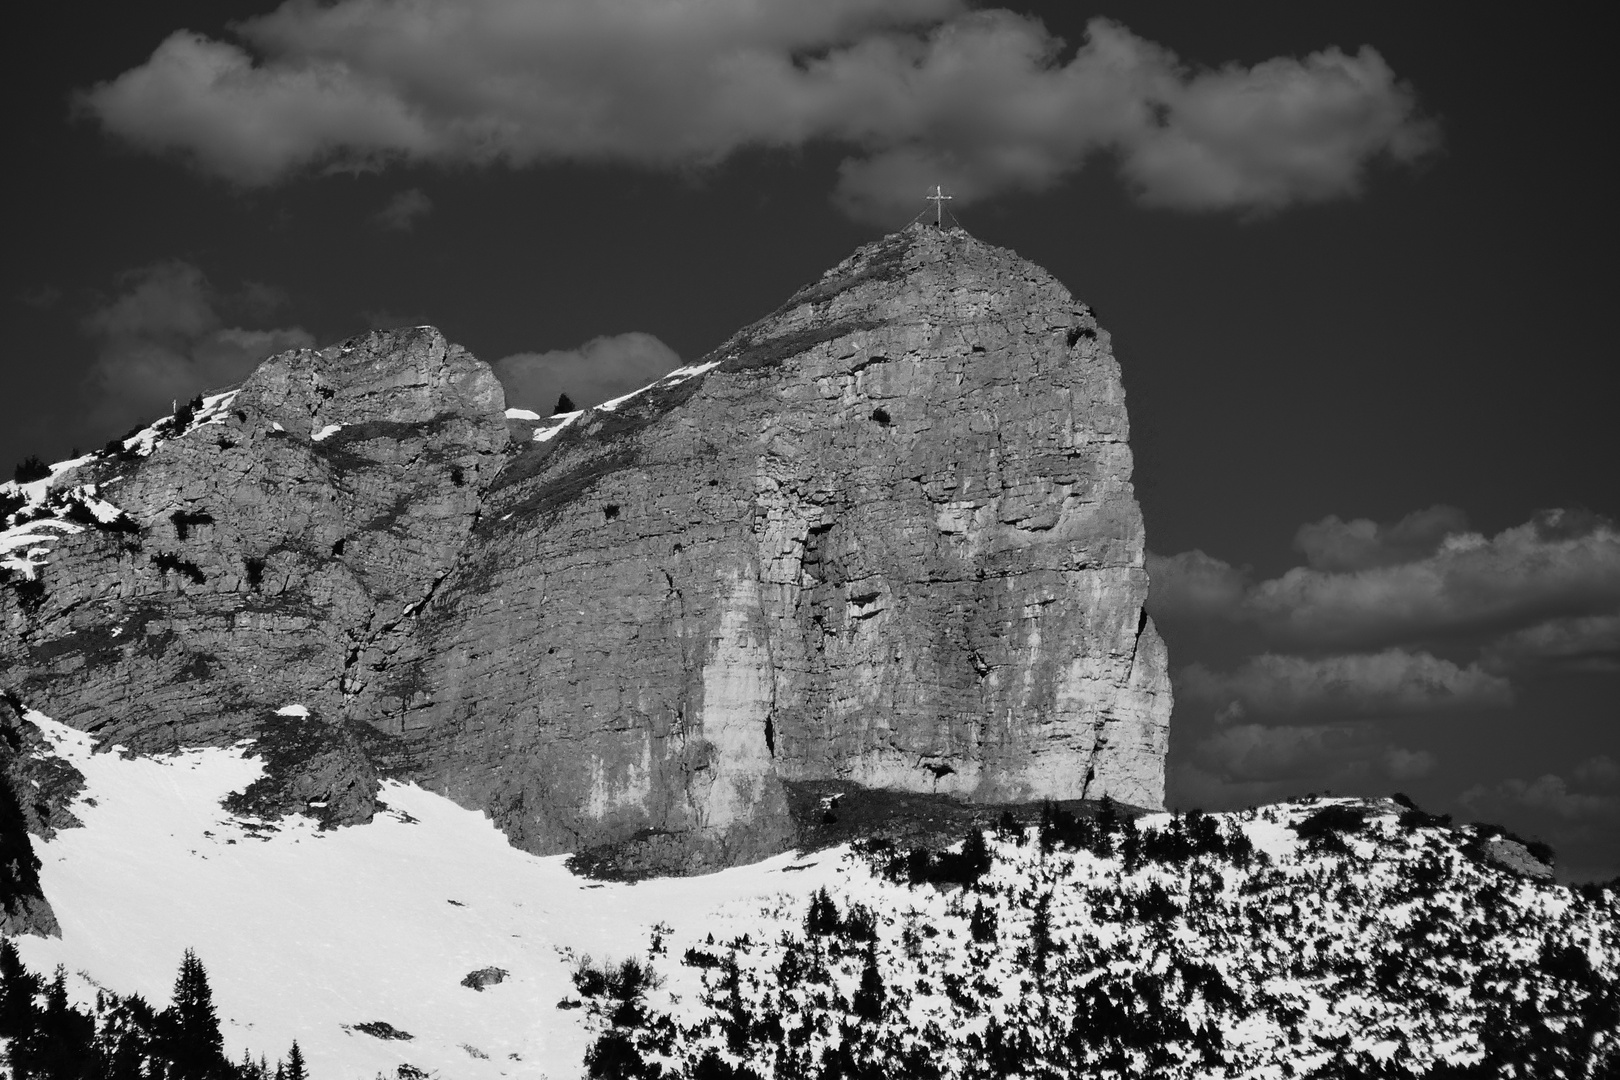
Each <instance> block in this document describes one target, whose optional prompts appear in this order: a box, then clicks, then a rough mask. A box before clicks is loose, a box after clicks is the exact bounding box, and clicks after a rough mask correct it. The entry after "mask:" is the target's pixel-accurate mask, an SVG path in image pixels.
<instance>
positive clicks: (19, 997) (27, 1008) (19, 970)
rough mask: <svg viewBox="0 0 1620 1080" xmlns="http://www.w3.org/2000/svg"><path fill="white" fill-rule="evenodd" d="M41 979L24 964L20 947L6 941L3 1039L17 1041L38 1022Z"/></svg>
mask: <svg viewBox="0 0 1620 1080" xmlns="http://www.w3.org/2000/svg"><path fill="white" fill-rule="evenodd" d="M39 990H40V983H39V976H38V975H35V974H34V973H33V972H31V971H29V970H28V968H27V967H25V966H24V965H23V962H22V957H20V956H18V955H17V946H15V945H13V944H12V943H11V939H10V938H6V939H5V940H4V942H3V943H0V1038H5V1039H16V1038H19V1037H20V1036H22V1035H24V1034H26V1033H27V1032H30V1031H32V1030H34V1028H35V1027H36V1026H37V1025H38V1023H39V1006H38V1005H37V1004H35V1002H34V996H35V995H36V994H38V993H39Z"/></svg>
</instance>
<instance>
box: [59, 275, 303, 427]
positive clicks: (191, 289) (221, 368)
mask: <svg viewBox="0 0 1620 1080" xmlns="http://www.w3.org/2000/svg"><path fill="white" fill-rule="evenodd" d="M118 285H119V292H118V294H117V295H116V296H114V297H113V298H112V299H110V300H109V301H107V303H105V304H103V305H102V306H101V307H100V308H98V309H96V310H95V311H94V312H92V313H91V315H90V316H89V318H87V319H86V320H85V329H86V331H87V332H88V333H89V334H90V335H91V336H92V337H94V338H95V339H96V340H97V343H98V348H97V354H96V359H95V362H94V363H93V364H92V365H91V367H90V370H89V373H88V374H87V376H86V389H87V390H88V392H89V395H90V400H91V408H90V415H89V416H88V417H87V418H86V420H87V424H89V425H93V426H94V427H95V428H97V429H102V430H110V429H113V428H122V427H123V426H125V425H128V424H131V423H135V422H139V421H142V420H148V419H151V418H152V417H154V416H161V415H164V414H166V413H168V412H169V409H170V407H171V405H172V403H173V402H174V401H175V400H182V401H183V400H187V399H189V398H191V397H192V396H194V395H195V394H197V393H199V392H202V391H205V390H215V389H219V388H222V387H225V386H229V385H231V384H232V383H236V382H240V381H241V380H242V379H243V378H245V377H246V376H247V375H248V373H249V372H251V371H252V370H253V369H254V368H255V367H256V366H257V365H258V363H259V361H261V360H263V359H264V358H265V357H267V356H270V355H272V354H274V353H278V352H282V351H284V350H286V349H294V348H304V347H308V346H310V345H312V344H314V339H313V338H312V337H311V336H310V335H309V334H308V333H307V332H306V331H304V330H303V329H301V328H299V327H296V326H294V327H281V328H276V329H247V328H244V327H240V326H228V325H226V313H238V314H249V315H253V314H258V315H262V314H263V313H265V312H266V311H268V310H269V309H271V308H273V307H274V306H275V304H276V302H277V295H278V294H277V293H276V292H275V291H274V290H272V289H269V288H267V287H265V286H262V285H249V286H246V287H244V288H243V289H242V290H240V291H239V292H237V293H232V294H225V293H221V292H220V291H219V290H217V289H215V288H214V287H213V286H212V285H210V284H209V282H208V279H207V278H206V277H205V276H204V275H203V272H202V271H201V270H199V269H198V268H197V267H195V266H193V265H191V264H190V263H185V262H179V261H171V262H162V263H155V264H153V265H151V266H146V267H142V268H140V269H137V270H131V271H128V272H126V273H125V274H123V275H121V276H120V278H119V281H118Z"/></svg>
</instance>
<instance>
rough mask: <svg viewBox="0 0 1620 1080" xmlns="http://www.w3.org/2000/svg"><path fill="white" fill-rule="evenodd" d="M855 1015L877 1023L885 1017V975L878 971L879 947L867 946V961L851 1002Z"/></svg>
mask: <svg viewBox="0 0 1620 1080" xmlns="http://www.w3.org/2000/svg"><path fill="white" fill-rule="evenodd" d="M851 1006H852V1007H853V1008H854V1010H855V1015H856V1016H859V1017H860V1018H861V1019H862V1020H867V1021H870V1022H872V1023H874V1024H875V1023H877V1022H878V1021H879V1020H882V1019H883V976H882V975H881V974H880V973H879V972H878V966H877V948H876V946H873V945H868V946H867V947H866V963H865V966H863V967H862V968H861V984H860V986H859V987H857V988H856V990H855V1000H854V1001H853V1002H851Z"/></svg>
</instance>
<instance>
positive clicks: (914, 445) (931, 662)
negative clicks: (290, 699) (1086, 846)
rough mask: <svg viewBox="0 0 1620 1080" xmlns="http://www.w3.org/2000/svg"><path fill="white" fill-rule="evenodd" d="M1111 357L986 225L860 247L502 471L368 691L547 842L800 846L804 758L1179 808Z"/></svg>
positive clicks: (834, 774) (446, 783) (438, 758)
mask: <svg viewBox="0 0 1620 1080" xmlns="http://www.w3.org/2000/svg"><path fill="white" fill-rule="evenodd" d="M1127 435H1128V424H1127V420H1126V414H1125V402H1124V394H1123V391H1122V388H1121V384H1120V376H1119V369H1118V365H1117V364H1116V363H1115V361H1114V358H1113V355H1112V353H1111V352H1110V350H1109V346H1108V337H1107V335H1106V334H1105V333H1104V332H1102V331H1101V330H1100V328H1099V327H1098V326H1097V323H1096V321H1095V320H1094V319H1093V318H1092V316H1091V314H1090V312H1089V311H1088V310H1087V309H1086V308H1085V307H1084V306H1083V305H1081V304H1078V303H1076V302H1075V300H1074V299H1073V298H1072V297H1070V296H1069V294H1068V293H1067V291H1066V290H1065V289H1064V288H1063V287H1062V285H1060V284H1059V283H1058V282H1057V281H1056V280H1055V279H1053V278H1052V277H1051V276H1050V275H1049V274H1047V273H1046V272H1045V271H1043V270H1041V269H1040V268H1038V267H1036V266H1034V265H1032V264H1030V263H1028V262H1025V261H1023V260H1021V259H1018V258H1017V257H1016V256H1014V255H1013V254H1012V253H1010V252H1008V251H1005V250H1002V249H998V248H995V247H992V246H990V245H988V244H985V243H982V242H980V241H978V240H976V239H974V238H973V237H971V236H969V235H968V234H967V233H965V232H963V231H961V230H951V231H939V230H936V229H933V228H926V227H922V226H915V227H913V228H912V229H909V230H907V231H906V232H903V233H900V234H896V235H893V236H889V237H886V238H885V239H883V240H882V241H879V242H878V243H875V244H872V245H869V246H868V247H866V248H863V249H862V250H860V251H859V252H858V253H856V255H854V256H853V257H852V258H850V259H849V260H847V261H846V262H844V263H843V264H841V265H839V266H837V267H835V268H834V269H833V270H831V271H830V272H829V273H828V274H826V275H825V276H824V277H823V278H822V279H821V280H820V281H818V282H817V283H815V284H814V285H812V286H810V287H808V288H806V289H804V290H802V291H801V292H800V293H799V294H798V295H796V296H795V297H793V298H792V299H791V300H790V301H789V302H788V303H787V304H785V305H784V306H783V307H782V308H781V309H780V310H778V311H777V312H775V313H773V314H772V315H771V316H769V317H767V318H766V319H764V320H761V321H760V322H759V323H757V324H755V325H753V326H750V327H748V328H747V329H745V330H743V331H742V332H741V333H739V334H738V335H736V336H735V337H734V338H733V339H732V340H730V341H728V342H727V343H725V344H724V345H722V346H721V347H720V348H719V349H718V350H716V351H715V352H714V353H712V354H711V355H710V356H708V357H706V358H705V360H704V361H702V362H700V364H698V365H695V366H694V369H692V370H691V371H689V372H685V373H681V374H678V375H676V376H674V377H671V378H669V379H666V380H665V381H664V382H663V383H661V384H658V385H656V386H654V387H653V388H651V389H649V390H647V391H644V392H643V393H641V394H638V395H635V396H633V397H631V398H630V399H628V400H625V401H623V402H620V403H618V404H616V405H615V406H613V407H612V408H606V409H600V410H596V411H593V412H589V413H586V414H585V415H583V416H581V417H579V418H578V419H577V420H575V421H573V422H572V423H569V424H568V425H566V426H564V427H563V428H562V429H561V430H559V431H556V432H555V434H551V436H550V438H549V439H547V441H545V442H543V443H539V444H536V445H534V446H533V447H532V448H531V449H529V450H526V451H525V452H524V453H523V455H522V456H520V457H519V458H517V459H516V460H515V461H514V462H513V463H512V464H511V465H509V466H508V467H507V468H506V470H505V471H504V472H503V473H502V474H501V476H500V477H498V478H497V479H496V481H495V484H494V485H493V487H492V488H491V490H490V491H489V492H488V494H487V495H486V496H485V498H484V502H483V507H482V515H481V518H480V521H479V525H478V527H477V528H476V529H475V530H474V533H473V536H472V540H471V542H470V543H469V545H468V546H467V548H466V549H465V550H464V551H463V553H462V555H461V557H460V559H459V560H458V562H457V564H456V567H455V569H454V570H453V571H452V572H451V574H450V576H449V577H448V578H447V579H446V581H445V583H444V586H443V587H442V588H441V589H440V590H439V592H438V593H437V595H436V596H435V598H434V600H433V602H432V604H431V605H429V606H428V608H427V609H426V610H425V611H424V612H423V615H422V618H421V619H420V621H419V622H418V623H417V625H416V634H415V637H414V640H413V642H412V643H411V646H410V651H411V652H412V653H413V655H414V657H415V659H414V660H412V662H410V663H408V664H406V665H405V667H404V670H403V671H402V672H401V673H400V674H399V675H398V676H397V677H396V678H395V679H393V680H392V681H391V682H390V683H389V684H387V685H386V686H385V687H383V688H379V689H380V693H379V695H378V696H377V697H376V698H374V699H373V700H374V701H375V702H376V703H377V704H378V705H379V706H381V710H380V712H377V713H373V714H372V715H371V716H370V719H371V720H373V722H375V723H378V724H381V725H383V726H385V727H387V728H388V730H390V731H392V732H394V733H396V734H398V735H401V736H403V737H405V738H406V739H408V740H410V741H411V742H412V743H413V744H415V745H418V746H419V747H421V750H420V752H419V753H418V754H417V755H416V758H417V760H418V761H419V762H420V765H419V768H420V769H421V772H422V775H423V776H425V777H428V778H430V779H431V780H432V782H433V783H435V784H436V785H438V786H439V787H440V788H442V789H443V790H445V791H446V792H448V793H450V794H451V795H453V796H455V797H457V798H458V799H461V800H463V801H465V802H468V803H470V804H473V805H482V806H486V807H488V808H489V809H490V810H491V812H492V813H493V814H494V815H495V817H496V819H497V820H498V821H500V822H501V824H502V826H503V827H504V828H506V829H507V831H508V832H509V834H510V835H512V836H513V837H514V838H515V839H517V840H518V841H519V842H520V843H523V844H524V845H526V846H530V847H533V848H534V849H536V850H554V849H558V848H568V847H573V846H577V845H579V844H582V843H590V842H593V841H597V840H601V839H604V838H607V837H611V836H618V835H624V834H625V833H627V832H632V831H635V830H641V829H653V830H671V831H676V832H683V833H695V834H697V835H698V836H700V837H703V838H706V839H707V840H709V841H712V843H713V844H714V845H716V846H717V847H718V848H719V850H720V851H721V852H722V853H723V854H727V855H730V856H736V855H740V854H744V853H746V852H748V851H749V850H751V849H753V848H755V847H759V846H766V847H768V846H771V845H773V844H775V843H776V842H777V839H776V837H777V827H776V825H775V824H774V823H775V822H777V821H778V820H779V819H780V817H781V811H782V799H781V794H780V791H779V783H778V782H779V781H780V780H782V779H787V780H799V779H811V778H839V779H845V780H849V781H853V782H857V783H860V784H863V785H868V786H874V787H886V788H900V789H905V790H912V791H918V790H920V791H939V792H949V793H954V794H957V795H960V796H963V797H967V798H970V799H976V800H1019V799H1038V798H1043V797H1053V798H1077V797H1090V798H1097V797H1100V796H1102V795H1110V796H1112V797H1114V798H1115V799H1118V800H1121V801H1125V802H1129V803H1133V804H1137V805H1142V806H1159V805H1161V804H1162V799H1163V762H1164V754H1165V749H1166V741H1167V736H1166V721H1167V717H1168V713H1169V706H1170V697H1169V687H1168V682H1167V677H1166V658H1165V651H1164V646H1163V644H1162V642H1161V641H1160V639H1159V637H1158V635H1157V633H1156V632H1155V630H1154V629H1153V626H1152V624H1151V622H1150V621H1149V620H1148V619H1147V618H1146V617H1145V616H1144V614H1143V611H1142V604H1143V600H1144V599H1145V596H1146V592H1147V578H1146V575H1145V573H1144V571H1143V568H1142V555H1143V531H1142V519H1141V514H1140V512H1139V510H1138V507H1137V504H1136V502H1135V499H1134V496H1133V492H1132V488H1131V484H1130V475H1131V453H1130V449H1129V446H1128V444H1127V441H1126V440H1127Z"/></svg>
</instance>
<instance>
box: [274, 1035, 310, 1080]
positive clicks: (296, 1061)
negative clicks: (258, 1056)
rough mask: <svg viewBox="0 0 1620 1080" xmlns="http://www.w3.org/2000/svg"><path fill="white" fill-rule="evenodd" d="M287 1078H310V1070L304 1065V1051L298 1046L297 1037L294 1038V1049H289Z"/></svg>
mask: <svg viewBox="0 0 1620 1080" xmlns="http://www.w3.org/2000/svg"><path fill="white" fill-rule="evenodd" d="M278 1071H279V1070H278ZM286 1080H309V1070H308V1069H307V1068H305V1067H304V1052H303V1051H302V1050H300V1049H299V1048H298V1040H297V1039H294V1040H293V1044H292V1049H291V1050H289V1051H287V1076H286Z"/></svg>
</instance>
